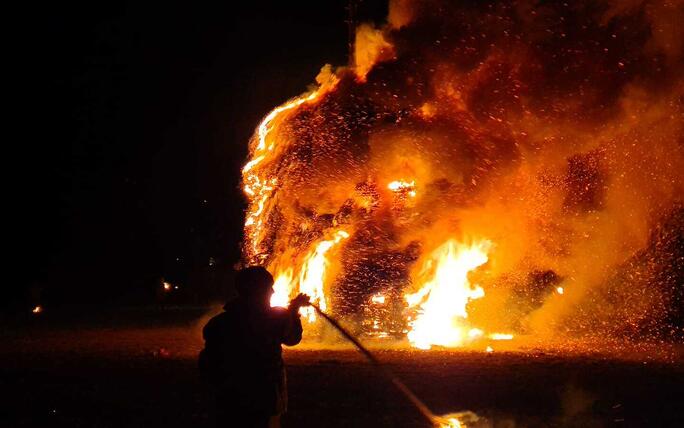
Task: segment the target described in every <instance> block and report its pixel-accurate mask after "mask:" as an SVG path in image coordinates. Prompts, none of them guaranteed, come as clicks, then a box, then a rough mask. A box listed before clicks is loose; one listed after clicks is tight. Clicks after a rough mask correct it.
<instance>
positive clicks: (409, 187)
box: [387, 180, 416, 198]
mask: <svg viewBox="0 0 684 428" xmlns="http://www.w3.org/2000/svg"><path fill="white" fill-rule="evenodd" d="M387 188H388V189H390V190H391V191H393V192H395V193H398V194H405V195H409V196H410V197H412V198H415V196H416V182H415V180H413V181H410V182H409V181H404V180H395V181H392V182H391V183H389V184H388V185H387Z"/></svg>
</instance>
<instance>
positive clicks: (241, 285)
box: [235, 266, 273, 296]
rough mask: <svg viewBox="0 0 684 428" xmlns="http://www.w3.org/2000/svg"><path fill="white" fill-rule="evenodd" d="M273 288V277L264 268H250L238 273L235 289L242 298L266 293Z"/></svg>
mask: <svg viewBox="0 0 684 428" xmlns="http://www.w3.org/2000/svg"><path fill="white" fill-rule="evenodd" d="M272 287H273V276H272V275H271V274H270V273H268V271H267V270H266V269H265V268H264V267H263V266H250V267H247V268H244V269H241V270H239V271H238V273H237V276H236V277H235V288H236V289H237V291H238V293H240V295H241V296H249V295H254V294H258V293H259V292H264V291H266V290H269V289H271V288H272Z"/></svg>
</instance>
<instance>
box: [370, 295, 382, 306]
mask: <svg viewBox="0 0 684 428" xmlns="http://www.w3.org/2000/svg"><path fill="white" fill-rule="evenodd" d="M371 302H372V303H374V304H376V305H384V304H385V296H384V295H382V294H375V295H374V296H373V297H371Z"/></svg>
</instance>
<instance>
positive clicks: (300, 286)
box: [271, 230, 349, 322]
mask: <svg viewBox="0 0 684 428" xmlns="http://www.w3.org/2000/svg"><path fill="white" fill-rule="evenodd" d="M348 237H349V233H347V232H346V231H344V230H338V231H337V232H335V233H334V234H333V237H332V238H331V239H328V240H323V241H320V242H319V243H317V244H315V245H314V246H313V249H312V250H311V251H310V252H309V254H307V256H306V257H305V258H304V262H303V263H302V266H301V268H300V271H299V280H298V283H297V284H295V283H294V282H293V280H292V279H293V271H292V268H291V267H290V268H287V269H286V270H284V271H283V272H282V273H280V274H278V275H277V276H276V280H275V283H274V285H273V289H274V294H273V296H272V297H271V306H287V303H288V300H289V298H290V296H292V295H293V294H295V293H304V294H306V295H307V296H309V297H310V298H311V302H313V303H315V304H317V305H318V306H319V307H320V308H321V309H322V310H324V311H325V310H326V309H327V307H328V305H327V302H326V298H325V289H324V285H325V281H326V271H327V268H328V266H329V264H330V261H329V260H328V255H327V253H328V251H330V249H331V248H333V247H334V246H335V245H336V244H338V243H339V242H340V241H341V240H343V239H346V238H348ZM300 313H301V314H302V315H304V316H305V317H306V318H307V319H308V320H309V322H313V321H315V320H316V313H315V310H314V309H313V308H312V307H310V306H309V307H304V308H301V309H300Z"/></svg>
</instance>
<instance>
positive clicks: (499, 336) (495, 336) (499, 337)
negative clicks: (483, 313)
mask: <svg viewBox="0 0 684 428" xmlns="http://www.w3.org/2000/svg"><path fill="white" fill-rule="evenodd" d="M489 338H490V339H492V340H511V339H513V335H512V334H506V333H492V334H490V335H489Z"/></svg>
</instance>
